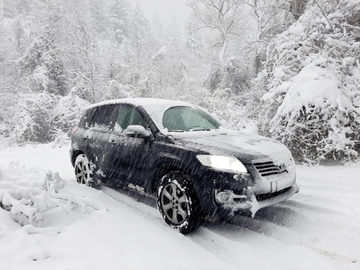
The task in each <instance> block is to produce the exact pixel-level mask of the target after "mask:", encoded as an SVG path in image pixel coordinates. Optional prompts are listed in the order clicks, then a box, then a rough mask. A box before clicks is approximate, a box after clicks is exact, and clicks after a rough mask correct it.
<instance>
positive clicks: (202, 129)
mask: <svg viewBox="0 0 360 270" xmlns="http://www.w3.org/2000/svg"><path fill="white" fill-rule="evenodd" d="M210 130H211V129H210V128H191V129H190V131H210Z"/></svg>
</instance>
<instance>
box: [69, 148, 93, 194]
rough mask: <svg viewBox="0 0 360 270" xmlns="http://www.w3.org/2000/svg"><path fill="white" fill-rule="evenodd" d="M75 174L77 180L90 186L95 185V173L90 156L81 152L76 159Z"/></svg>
mask: <svg viewBox="0 0 360 270" xmlns="http://www.w3.org/2000/svg"><path fill="white" fill-rule="evenodd" d="M74 168H75V176H76V182H78V183H79V184H83V185H86V186H89V187H94V178H93V177H94V174H93V170H92V168H91V164H90V162H89V160H88V158H87V157H86V156H85V155H84V154H80V155H78V156H77V157H76V159H75V166H74Z"/></svg>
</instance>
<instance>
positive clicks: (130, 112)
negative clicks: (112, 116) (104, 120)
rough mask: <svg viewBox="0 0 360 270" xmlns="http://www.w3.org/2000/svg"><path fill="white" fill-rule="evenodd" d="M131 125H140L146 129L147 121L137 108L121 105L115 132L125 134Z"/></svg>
mask: <svg viewBox="0 0 360 270" xmlns="http://www.w3.org/2000/svg"><path fill="white" fill-rule="evenodd" d="M130 125H140V126H143V127H144V128H146V121H145V119H144V117H143V116H142V115H141V113H140V112H139V111H138V110H137V109H136V108H135V107H133V106H129V105H120V106H119V109H118V113H117V121H116V123H115V128H114V130H115V131H117V132H123V131H124V130H125V129H126V128H127V127H128V126H130Z"/></svg>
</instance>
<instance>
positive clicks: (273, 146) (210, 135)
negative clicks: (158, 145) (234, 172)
mask: <svg viewBox="0 0 360 270" xmlns="http://www.w3.org/2000/svg"><path fill="white" fill-rule="evenodd" d="M171 136H172V137H173V138H174V139H175V141H176V143H177V144H180V145H182V146H184V147H187V148H192V149H194V150H197V151H201V152H203V153H207V154H212V155H227V156H235V157H237V158H238V159H240V160H241V161H242V162H245V163H250V162H251V161H254V160H269V159H270V160H272V161H274V163H281V162H284V160H289V159H290V158H291V153H290V151H289V150H288V149H287V147H286V146H285V145H283V144H282V143H280V142H278V141H276V140H273V139H270V138H266V137H263V136H258V135H254V134H250V133H246V132H242V131H234V130H226V129H219V130H212V131H192V132H184V133H175V132H173V133H171Z"/></svg>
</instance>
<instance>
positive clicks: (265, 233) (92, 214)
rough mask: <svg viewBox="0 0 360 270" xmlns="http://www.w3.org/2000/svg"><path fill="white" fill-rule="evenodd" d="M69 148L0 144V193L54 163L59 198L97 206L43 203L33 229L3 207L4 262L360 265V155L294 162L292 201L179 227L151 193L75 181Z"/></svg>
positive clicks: (5, 268) (41, 265)
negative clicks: (321, 163) (349, 160)
mask: <svg viewBox="0 0 360 270" xmlns="http://www.w3.org/2000/svg"><path fill="white" fill-rule="evenodd" d="M68 149H69V147H68V146H63V147H53V146H52V145H51V144H49V145H37V146H34V145H27V146H23V147H16V148H8V149H2V150H0V194H1V192H3V194H4V192H5V191H6V189H11V188H14V187H15V188H16V187H18V186H24V185H29V183H31V182H32V181H33V182H34V183H39V181H40V183H42V181H44V179H45V178H46V177H47V176H46V171H47V170H51V171H53V172H59V174H60V177H62V178H63V179H64V180H66V184H65V187H64V188H62V189H60V190H59V192H58V193H56V194H57V195H56V196H59V197H61V198H62V199H61V198H60V199H59V200H58V202H59V203H63V204H62V205H65V203H66V202H69V201H70V202H79V201H82V202H84V203H85V204H88V205H93V206H94V207H89V209H88V210H87V211H84V209H83V208H82V209H81V208H80V207H76V205H79V204H76V203H74V204H70V205H69V204H68V205H67V206H68V207H65V208H64V209H63V208H60V207H57V208H53V209H49V210H48V211H46V212H44V213H42V218H43V221H42V223H41V225H40V226H39V227H37V228H35V227H32V226H31V225H27V226H24V227H22V226H20V225H19V224H18V223H15V222H14V221H13V219H12V218H11V216H10V212H8V211H5V210H3V209H2V208H0V269H1V270H15V269H27V270H31V269H87V270H90V269H96V270H97V269H169V268H170V269H317V270H319V269H360V178H359V176H360V164H359V163H358V164H353V165H347V166H341V167H340V166H339V167H317V168H308V167H298V168H297V175H298V183H299V185H300V188H301V190H300V193H298V194H296V195H294V197H292V198H291V199H290V200H288V201H286V202H283V203H281V204H279V205H277V206H273V207H269V208H267V209H263V210H260V211H259V212H258V213H257V216H256V217H255V218H254V219H250V218H245V217H236V218H234V219H232V220H231V223H230V224H228V223H209V224H206V225H205V226H203V227H201V228H200V229H199V230H198V231H196V232H195V233H193V234H191V235H188V236H183V235H181V234H179V233H177V232H176V231H174V230H172V229H171V228H169V227H168V226H167V225H166V224H165V222H163V220H162V218H161V217H160V214H159V213H158V211H157V209H156V208H155V203H154V202H153V201H152V200H151V199H147V198H143V197H141V196H139V195H136V194H125V192H120V193H119V192H116V191H113V190H111V189H108V188H103V189H102V190H100V191H99V190H95V189H91V188H88V187H85V186H80V185H78V184H77V183H76V182H75V178H74V175H73V171H72V167H71V165H70V162H69V158H68V156H69V155H68ZM9 166H10V168H9ZM53 176H54V174H53ZM55 178H56V177H55ZM34 186H35V187H34ZM29 188H36V185H35V184H34V185H33V187H29ZM50 191H51V190H49V194H50V195H54V194H55V193H54V192H53V193H51V192H50ZM64 198H67V201H66V200H64ZM0 201H1V200H0Z"/></svg>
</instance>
